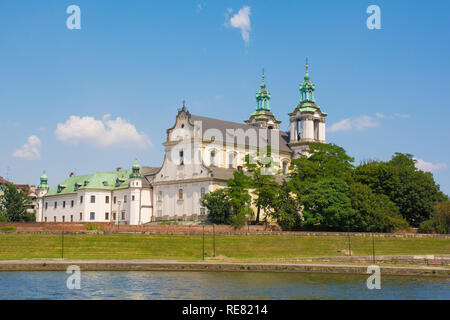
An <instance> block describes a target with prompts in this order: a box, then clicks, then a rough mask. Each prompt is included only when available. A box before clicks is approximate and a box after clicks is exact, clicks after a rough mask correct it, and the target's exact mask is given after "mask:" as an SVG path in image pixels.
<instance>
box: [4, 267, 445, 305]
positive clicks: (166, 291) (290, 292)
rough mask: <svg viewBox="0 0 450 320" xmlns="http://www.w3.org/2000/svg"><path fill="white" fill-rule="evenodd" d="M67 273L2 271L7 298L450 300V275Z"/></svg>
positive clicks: (5, 297)
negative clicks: (375, 281)
mask: <svg viewBox="0 0 450 320" xmlns="http://www.w3.org/2000/svg"><path fill="white" fill-rule="evenodd" d="M68 277H69V274H66V273H65V272H0V300H5V299H150V300H153V299H200V300H201V299H450V279H446V278H432V277H423V278H411V277H392V276H389V277H388V276H382V277H381V289H380V290H376V289H374V290H369V289H368V288H367V285H366V281H367V277H368V276H364V275H337V274H310V273H256V272H163V271H150V272H141V271H140V272H121V271H114V272H99V271H90V272H88V271H86V272H82V273H81V282H80V283H81V289H79V290H77V289H73V290H70V289H68V288H67V284H66V283H67V279H68Z"/></svg>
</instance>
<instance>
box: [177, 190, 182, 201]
mask: <svg viewBox="0 0 450 320" xmlns="http://www.w3.org/2000/svg"><path fill="white" fill-rule="evenodd" d="M178 200H183V189H178Z"/></svg>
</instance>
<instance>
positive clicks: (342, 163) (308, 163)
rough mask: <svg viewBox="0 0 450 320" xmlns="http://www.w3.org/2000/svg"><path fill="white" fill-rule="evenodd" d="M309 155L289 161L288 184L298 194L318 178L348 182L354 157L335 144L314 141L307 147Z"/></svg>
mask: <svg viewBox="0 0 450 320" xmlns="http://www.w3.org/2000/svg"><path fill="white" fill-rule="evenodd" d="M309 153H310V156H309V157H307V156H301V157H300V158H298V159H294V160H292V162H291V168H290V169H291V173H290V185H291V188H292V190H293V191H294V192H295V193H296V194H297V195H299V196H301V194H302V193H303V191H304V190H305V188H307V187H308V186H309V185H310V184H311V183H315V182H317V181H318V180H320V179H325V178H337V179H341V180H344V181H346V182H347V183H349V182H350V180H351V177H352V170H353V165H352V162H353V161H354V159H353V158H352V157H350V156H348V155H347V153H346V152H345V150H344V149H343V148H341V147H339V146H337V145H335V144H332V143H330V144H324V143H315V144H311V145H310V147H309Z"/></svg>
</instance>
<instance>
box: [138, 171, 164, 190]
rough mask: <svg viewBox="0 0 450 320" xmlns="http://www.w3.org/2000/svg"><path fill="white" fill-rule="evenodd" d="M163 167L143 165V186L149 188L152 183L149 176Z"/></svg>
mask: <svg viewBox="0 0 450 320" xmlns="http://www.w3.org/2000/svg"><path fill="white" fill-rule="evenodd" d="M159 169H161V167H145V166H144V167H142V176H143V177H144V179H142V186H143V187H144V188H149V187H150V186H151V185H150V183H149V182H148V179H147V177H148V176H153V175H155V174H156V173H157V172H158V171H159Z"/></svg>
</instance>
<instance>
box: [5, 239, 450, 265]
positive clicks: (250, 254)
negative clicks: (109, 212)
mask: <svg viewBox="0 0 450 320" xmlns="http://www.w3.org/2000/svg"><path fill="white" fill-rule="evenodd" d="M62 245H63V239H62V236H61V235H43V234H31V233H30V234H26V233H24V234H16V233H1V234H0V260H13V259H33V258H61V257H62V255H63V250H62ZM347 249H348V238H347V236H346V234H343V235H342V236H294V235H281V236H280V235H274V236H270V235H226V236H216V255H217V256H219V255H220V256H224V257H227V258H233V259H264V258H295V257H321V256H343V255H345V254H346V253H345V252H343V250H347ZM351 249H352V251H353V255H358V256H361V255H367V256H369V255H371V254H372V238H371V237H356V236H352V237H351ZM375 252H376V255H411V254H450V239H434V238H388V237H385V238H381V237H380V238H378V237H375ZM205 255H206V257H211V256H212V255H213V237H212V236H205ZM64 258H66V259H173V260H191V261H195V260H201V259H202V236H201V235H195V236H181V235H145V234H106V235H102V234H99V235H96V234H81V235H68V234H65V235H64Z"/></svg>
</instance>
